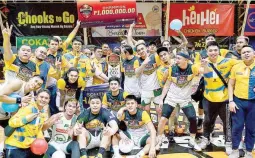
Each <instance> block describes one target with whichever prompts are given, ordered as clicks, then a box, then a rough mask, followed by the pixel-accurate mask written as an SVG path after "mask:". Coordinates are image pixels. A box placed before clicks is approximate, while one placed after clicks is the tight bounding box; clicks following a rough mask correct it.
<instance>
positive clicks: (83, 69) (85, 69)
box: [77, 58, 95, 83]
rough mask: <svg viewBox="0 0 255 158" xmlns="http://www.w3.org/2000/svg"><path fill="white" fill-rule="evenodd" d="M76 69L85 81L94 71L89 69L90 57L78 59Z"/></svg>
mask: <svg viewBox="0 0 255 158" xmlns="http://www.w3.org/2000/svg"><path fill="white" fill-rule="evenodd" d="M77 69H78V70H79V76H80V77H82V78H83V80H84V81H85V82H86V83H87V82H88V80H89V79H90V78H91V77H93V76H94V75H95V72H92V71H91V70H92V67H91V59H89V58H86V59H85V58H84V59H80V60H79V61H78V64H77Z"/></svg>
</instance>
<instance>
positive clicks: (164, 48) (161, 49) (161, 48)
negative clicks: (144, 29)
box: [157, 47, 168, 54]
mask: <svg viewBox="0 0 255 158" xmlns="http://www.w3.org/2000/svg"><path fill="white" fill-rule="evenodd" d="M162 51H166V52H168V49H167V48H166V47H160V48H158V49H157V53H158V54H159V53H160V52H162Z"/></svg>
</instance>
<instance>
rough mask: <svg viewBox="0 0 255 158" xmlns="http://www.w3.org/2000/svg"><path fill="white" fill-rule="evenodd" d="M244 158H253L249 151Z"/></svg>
mask: <svg viewBox="0 0 255 158" xmlns="http://www.w3.org/2000/svg"><path fill="white" fill-rule="evenodd" d="M244 158H253V156H252V153H251V152H248V151H247V152H246V153H245V156H244Z"/></svg>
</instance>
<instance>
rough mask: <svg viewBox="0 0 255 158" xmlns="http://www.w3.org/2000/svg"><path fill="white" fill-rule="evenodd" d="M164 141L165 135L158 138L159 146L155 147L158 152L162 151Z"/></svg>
mask: <svg viewBox="0 0 255 158" xmlns="http://www.w3.org/2000/svg"><path fill="white" fill-rule="evenodd" d="M163 139H164V135H163V134H162V135H158V136H157V144H156V146H155V149H156V151H159V150H160V147H161V145H162V142H163Z"/></svg>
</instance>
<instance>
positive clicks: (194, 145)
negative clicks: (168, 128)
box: [188, 138, 202, 151]
mask: <svg viewBox="0 0 255 158" xmlns="http://www.w3.org/2000/svg"><path fill="white" fill-rule="evenodd" d="M188 145H189V146H190V147H192V148H193V149H194V150H195V151H202V149H201V148H200V146H199V145H198V144H197V143H196V141H195V140H194V139H192V138H191V139H190V140H189V144H188Z"/></svg>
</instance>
